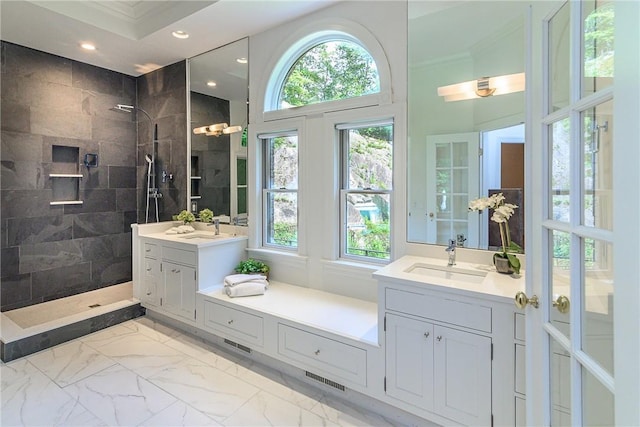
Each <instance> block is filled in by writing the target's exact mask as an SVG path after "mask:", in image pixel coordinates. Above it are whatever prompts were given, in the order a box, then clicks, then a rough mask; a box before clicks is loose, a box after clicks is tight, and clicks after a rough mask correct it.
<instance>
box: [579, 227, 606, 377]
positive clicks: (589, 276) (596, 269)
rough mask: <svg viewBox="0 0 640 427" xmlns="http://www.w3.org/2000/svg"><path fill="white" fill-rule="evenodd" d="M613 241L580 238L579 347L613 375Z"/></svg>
mask: <svg viewBox="0 0 640 427" xmlns="http://www.w3.org/2000/svg"><path fill="white" fill-rule="evenodd" d="M612 260H613V245H611V244H609V243H607V242H602V241H598V240H594V239H585V240H584V290H583V295H584V302H583V304H582V310H583V312H582V316H581V318H582V334H583V338H582V350H583V351H584V352H585V353H587V355H589V357H591V358H592V359H593V360H595V361H596V362H597V363H598V364H599V365H600V366H601V367H602V368H604V369H605V370H606V371H607V372H608V373H609V374H610V375H613V309H614V307H613V291H614V285H613V265H612Z"/></svg>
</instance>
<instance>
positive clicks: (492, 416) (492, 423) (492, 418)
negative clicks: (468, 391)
mask: <svg viewBox="0 0 640 427" xmlns="http://www.w3.org/2000/svg"><path fill="white" fill-rule="evenodd" d="M491 427H493V414H491Z"/></svg>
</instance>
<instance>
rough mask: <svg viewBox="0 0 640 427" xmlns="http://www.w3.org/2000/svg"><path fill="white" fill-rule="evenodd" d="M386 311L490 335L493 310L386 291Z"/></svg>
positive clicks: (391, 290) (404, 292)
mask: <svg viewBox="0 0 640 427" xmlns="http://www.w3.org/2000/svg"><path fill="white" fill-rule="evenodd" d="M385 300H386V307H385V308H386V309H387V310H394V311H398V312H401V313H407V314H412V315H414V316H420V317H425V318H428V319H433V320H436V321H440V322H445V323H451V324H453V325H458V326H463V327H465V328H469V329H475V330H478V331H483V332H491V308H490V307H484V306H482V305H477V304H470V303H466V302H461V301H457V300H453V299H447V298H442V297H436V296H431V295H424V294H419V293H415V292H407V291H401V290H399V289H392V288H387V289H386V291H385Z"/></svg>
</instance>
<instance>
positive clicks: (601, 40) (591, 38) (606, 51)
mask: <svg viewBox="0 0 640 427" xmlns="http://www.w3.org/2000/svg"><path fill="white" fill-rule="evenodd" d="M580 4H581V5H582V16H583V33H584V46H583V48H584V58H583V61H584V64H583V72H584V77H583V80H582V96H583V97H584V96H587V95H589V94H592V93H594V92H596V91H598V90H601V89H603V88H605V87H608V86H611V85H612V84H613V75H614V67H613V59H614V53H615V50H614V34H613V28H614V26H613V20H614V4H613V2H612V1H602V0H587V1H584V0H583V1H582V2H580Z"/></svg>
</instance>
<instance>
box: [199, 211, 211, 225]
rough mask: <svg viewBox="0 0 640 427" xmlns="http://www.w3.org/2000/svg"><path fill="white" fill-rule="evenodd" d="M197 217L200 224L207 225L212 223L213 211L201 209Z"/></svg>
mask: <svg viewBox="0 0 640 427" xmlns="http://www.w3.org/2000/svg"><path fill="white" fill-rule="evenodd" d="M198 217H199V218H200V222H204V223H207V224H208V223H210V222H211V221H213V211H211V209H202V210H201V211H200V213H199V214H198Z"/></svg>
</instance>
